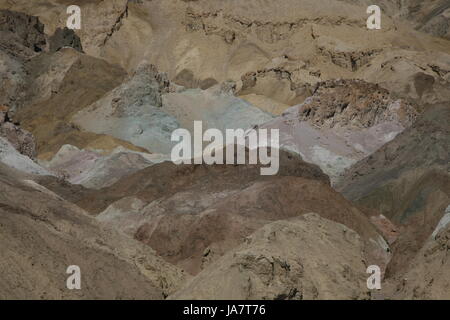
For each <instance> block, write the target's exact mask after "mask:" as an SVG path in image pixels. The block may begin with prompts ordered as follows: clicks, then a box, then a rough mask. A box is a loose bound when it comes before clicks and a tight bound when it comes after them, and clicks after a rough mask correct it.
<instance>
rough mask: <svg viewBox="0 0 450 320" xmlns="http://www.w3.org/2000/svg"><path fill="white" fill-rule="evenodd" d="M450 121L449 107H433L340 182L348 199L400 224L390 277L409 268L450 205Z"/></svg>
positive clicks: (339, 188) (389, 271)
mask: <svg viewBox="0 0 450 320" xmlns="http://www.w3.org/2000/svg"><path fill="white" fill-rule="evenodd" d="M449 123H450V108H449V107H448V105H441V106H435V107H434V108H431V109H430V110H428V111H426V112H425V113H424V114H422V115H421V116H420V117H419V119H418V120H417V121H416V122H415V123H414V124H413V125H412V126H411V127H410V128H408V129H406V130H405V131H404V132H403V133H401V134H400V135H399V136H398V137H397V138H396V139H394V140H393V141H391V142H390V143H388V144H386V145H385V146H383V147H382V148H380V150H378V151H377V152H375V153H374V154H372V155H371V156H369V157H368V158H366V159H364V160H362V161H360V162H359V163H357V164H356V165H354V166H353V167H352V168H350V170H348V172H346V174H345V175H344V178H343V180H342V181H340V182H339V183H338V185H337V189H338V190H340V191H342V193H343V194H344V195H345V196H346V197H347V198H348V199H350V200H353V201H356V203H357V204H359V205H360V206H361V207H365V208H369V210H375V211H377V212H379V213H381V214H383V215H384V216H386V217H387V218H389V219H391V220H392V221H393V222H394V223H395V224H396V225H398V226H400V230H399V231H400V234H399V237H398V239H397V240H396V241H395V242H394V244H393V245H392V249H393V259H392V260H391V262H390V264H389V266H388V269H387V273H388V275H389V276H393V275H395V274H401V273H403V272H405V270H407V269H408V266H409V263H410V262H411V259H413V258H414V256H415V255H416V253H417V252H418V251H419V250H421V248H422V247H423V245H424V244H425V242H426V241H427V239H428V237H429V236H430V235H431V233H432V232H433V230H434V229H435V228H436V225H437V224H438V222H439V221H440V219H441V218H442V215H443V212H444V210H445V208H446V207H447V206H448V204H449V203H450V175H449V170H450V167H449V163H450V158H449V155H450V130H449V126H448V124H449Z"/></svg>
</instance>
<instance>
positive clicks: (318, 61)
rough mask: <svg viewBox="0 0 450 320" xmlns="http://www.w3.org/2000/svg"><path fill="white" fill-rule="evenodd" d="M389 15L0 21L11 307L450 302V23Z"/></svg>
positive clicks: (423, 4) (294, 4) (87, 4)
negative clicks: (254, 138) (273, 139)
mask: <svg viewBox="0 0 450 320" xmlns="http://www.w3.org/2000/svg"><path fill="white" fill-rule="evenodd" d="M378 2H379V6H380V7H381V9H382V20H381V21H382V25H381V29H380V30H369V29H368V28H367V26H366V20H367V17H368V14H367V12H366V10H367V7H368V6H369V5H371V4H372V3H371V1H366V0H283V1H275V0H273V1H272V0H270V1H267V0H246V1H242V0H228V1H222V0H191V1H188V0H111V1H100V0H93V1H79V2H78V6H79V7H80V9H81V18H82V20H81V21H82V23H81V29H79V30H70V29H68V28H66V21H67V18H68V16H69V15H68V14H67V11H66V10H67V7H68V6H69V5H71V4H72V3H71V2H70V1H66V0H40V1H28V0H0V81H1V86H0V162H1V163H0V191H1V192H0V298H1V299H14V298H19V299H30V298H37V299H85V298H94V299H109V298H110V299H124V298H131V299H165V298H170V299H448V298H450V297H449V292H450V287H449V286H450V284H449V273H448V270H450V269H449V268H448V264H449V259H448V256H449V254H448V253H449V250H450V249H449V241H448V240H449V232H448V230H449V221H450V220H449V212H448V211H449V209H448V208H449V205H450V168H449V163H450V158H449V155H450V33H449V32H450V28H449V26H450V23H449V21H450V5H449V3H448V1H446V0H435V1H418V0H406V1H387V0H386V1H385V0H381V1H378ZM194 121H202V124H203V129H204V130H206V129H218V131H219V132H222V133H223V134H225V132H226V130H227V129H242V130H243V131H246V130H248V129H252V128H253V129H277V130H279V140H280V141H279V142H280V144H279V149H278V148H277V151H279V155H280V157H279V170H278V172H277V174H275V175H272V176H264V175H261V168H262V167H263V165H261V164H244V165H225V164H213V165H208V164H205V163H204V164H184V165H177V164H175V163H173V162H172V161H171V150H173V147H174V145H175V141H173V140H172V133H173V132H174V131H175V130H177V129H182V128H184V129H187V131H188V132H189V133H190V134H194V132H195V127H194ZM227 148H230V146H227ZM227 148H225V149H224V151H226V150H227ZM245 152H246V155H247V156H248V155H249V153H250V152H251V150H248V149H247V150H245ZM233 155H234V157H238V155H237V154H235V152H234V151H233V152H232V156H233ZM70 265H78V266H79V267H80V269H81V270H82V274H83V287H82V290H74V291H71V290H68V289H67V287H66V279H67V276H68V275H67V273H66V269H67V267H68V266H70ZM370 265H377V266H379V267H380V269H381V271H382V278H383V279H382V289H381V290H370V289H369V288H367V285H366V279H367V277H368V276H369V275H368V274H367V273H366V269H367V267H368V266H370Z"/></svg>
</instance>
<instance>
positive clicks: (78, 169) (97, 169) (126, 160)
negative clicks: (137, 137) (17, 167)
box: [42, 145, 168, 189]
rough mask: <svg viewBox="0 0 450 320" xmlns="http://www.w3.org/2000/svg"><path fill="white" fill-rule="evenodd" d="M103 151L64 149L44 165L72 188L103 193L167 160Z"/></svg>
mask: <svg viewBox="0 0 450 320" xmlns="http://www.w3.org/2000/svg"><path fill="white" fill-rule="evenodd" d="M100 151H101V150H99V151H90V150H80V149H78V148H77V147H74V146H71V145H64V146H62V147H61V149H60V150H59V151H58V153H57V154H56V155H55V156H54V157H53V158H52V159H51V160H50V161H49V162H42V164H43V165H44V166H45V167H47V168H48V169H49V170H51V171H52V172H54V173H55V174H57V175H58V176H61V177H64V178H65V179H66V180H67V181H68V182H70V183H72V184H81V185H83V186H85V187H87V188H95V189H100V188H104V187H107V186H110V185H112V184H113V183H115V182H117V181H118V180H120V179H121V178H123V177H124V176H127V175H130V174H132V173H134V172H136V171H139V170H141V169H144V168H146V167H149V166H151V165H153V164H155V163H159V162H162V161H165V160H168V159H166V157H164V156H163V155H158V154H148V153H143V152H135V151H131V150H127V149H124V148H121V147H117V148H116V149H115V150H114V151H113V152H112V153H110V154H108V155H103V154H101V153H100Z"/></svg>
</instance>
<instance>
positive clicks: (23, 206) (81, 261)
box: [0, 165, 184, 299]
mask: <svg viewBox="0 0 450 320" xmlns="http://www.w3.org/2000/svg"><path fill="white" fill-rule="evenodd" d="M0 189H1V192H0V231H1V232H0V240H1V241H0V256H1V259H0V273H1V277H0V284H1V285H0V297H1V298H2V299H23V298H28V299H33V298H34V299H162V298H164V296H165V295H168V294H170V293H172V292H173V291H174V290H175V289H176V288H177V286H179V285H180V284H181V282H182V281H183V279H184V275H183V273H182V272H181V270H179V269H177V268H176V267H174V266H171V265H169V264H168V263H166V262H164V261H163V260H162V259H161V258H159V257H158V256H157V255H156V254H155V253H154V251H153V250H151V249H150V248H148V247H146V246H144V245H142V244H140V243H138V242H137V241H135V240H133V239H131V238H128V237H126V236H124V235H123V234H120V233H118V232H116V231H114V230H111V229H107V228H104V227H102V226H100V225H99V224H98V223H97V222H96V221H95V220H94V219H92V218H91V217H89V216H87V215H86V214H85V212H84V211H83V210H81V209H80V208H79V207H77V206H75V205H73V204H71V203H69V202H67V201H65V200H64V199H62V198H61V197H59V196H57V195H56V194H54V193H53V192H51V191H50V190H48V189H46V188H45V187H43V186H42V185H39V184H38V183H36V182H34V181H33V180H32V179H30V177H28V176H26V175H23V174H20V173H18V172H16V171H15V170H14V169H12V168H10V167H6V166H5V165H0ZM70 265H78V266H79V267H80V269H81V275H82V276H81V279H82V282H81V286H82V290H68V289H67V287H66V280H67V277H68V275H67V274H66V269H67V268H68V266H70Z"/></svg>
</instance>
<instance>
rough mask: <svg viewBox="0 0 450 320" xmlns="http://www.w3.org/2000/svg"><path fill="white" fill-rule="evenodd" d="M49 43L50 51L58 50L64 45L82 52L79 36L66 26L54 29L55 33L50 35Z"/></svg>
mask: <svg viewBox="0 0 450 320" xmlns="http://www.w3.org/2000/svg"><path fill="white" fill-rule="evenodd" d="M49 43H50V52H55V51H58V50H59V49H61V48H64V47H71V48H74V49H75V50H77V51H79V52H83V46H82V45H81V40H80V37H78V36H77V34H76V33H75V31H73V30H71V29H68V28H67V27H65V28H64V29H61V28H58V29H56V31H55V33H54V34H53V35H52V36H51V37H50V39H49Z"/></svg>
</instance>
